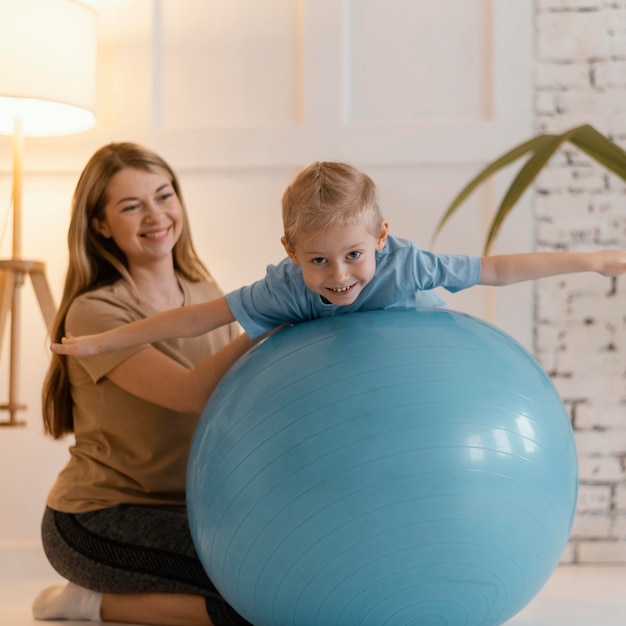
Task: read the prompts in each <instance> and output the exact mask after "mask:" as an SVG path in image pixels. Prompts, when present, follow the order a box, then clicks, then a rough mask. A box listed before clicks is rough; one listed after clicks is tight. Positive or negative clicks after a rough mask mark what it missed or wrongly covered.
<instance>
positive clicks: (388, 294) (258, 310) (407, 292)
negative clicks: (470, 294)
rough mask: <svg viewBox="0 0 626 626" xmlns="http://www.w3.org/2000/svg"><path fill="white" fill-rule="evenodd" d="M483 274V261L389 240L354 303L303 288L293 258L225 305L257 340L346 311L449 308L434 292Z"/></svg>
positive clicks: (236, 293)
mask: <svg viewBox="0 0 626 626" xmlns="http://www.w3.org/2000/svg"><path fill="white" fill-rule="evenodd" d="M480 270H481V264H480V257H477V256H466V255H457V254H434V253H433V252H427V251H425V250H422V249H420V248H418V247H417V246H416V245H415V244H414V243H412V242H411V241H407V240H406V239H400V238H398V237H392V236H389V237H387V242H386V244H385V247H384V248H383V249H382V250H378V251H377V252H376V273H375V275H374V278H373V279H372V280H371V281H370V282H369V283H368V284H367V285H366V286H365V287H364V288H363V291H361V293H360V294H359V296H358V297H357V299H356V300H355V301H354V302H353V303H352V304H348V305H345V306H337V305H335V304H330V303H328V302H326V301H325V300H324V299H323V298H322V297H321V296H320V295H319V294H317V293H314V292H313V291H311V290H310V289H309V288H308V287H307V286H306V285H305V283H304V280H303V279H302V270H301V269H300V266H299V265H297V264H295V263H293V261H291V259H289V258H286V259H283V260H282V261H281V262H280V263H278V265H269V266H268V267H267V273H266V275H265V278H263V279H261V280H258V281H257V282H255V283H252V284H251V285H248V286H246V287H241V288H240V289H237V290H235V291H232V292H230V293H228V294H226V301H227V302H228V306H229V307H230V310H231V311H232V313H233V315H234V316H235V319H236V320H237V321H238V322H239V323H240V324H241V326H242V327H243V329H244V330H245V331H246V332H247V333H248V335H249V336H250V337H251V338H254V337H258V336H259V335H262V334H263V333H266V332H268V331H269V330H271V329H272V328H276V326H279V325H280V324H298V323H299V322H306V321H309V320H314V319H319V318H322V317H331V316H333V315H339V314H344V313H355V312H357V311H371V310H375V309H394V308H403V309H414V308H424V307H441V306H445V303H444V302H443V300H442V299H441V298H439V296H437V294H435V293H433V292H432V291H430V290H431V289H434V288H435V287H444V288H445V289H447V290H448V291H450V292H455V291H460V290H461V289H466V288H467V287H472V286H474V285H475V284H476V283H477V282H478V279H479V278H480Z"/></svg>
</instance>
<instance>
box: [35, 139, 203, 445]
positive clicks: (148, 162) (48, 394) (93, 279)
mask: <svg viewBox="0 0 626 626" xmlns="http://www.w3.org/2000/svg"><path fill="white" fill-rule="evenodd" d="M126 168H133V169H137V170H143V171H146V172H152V173H157V174H161V175H163V176H165V177H166V178H167V179H168V180H169V181H170V182H171V183H172V187H173V188H174V191H175V192H176V195H177V196H178V198H179V200H180V203H181V206H182V209H183V226H182V229H181V234H180V237H179V239H178V241H177V242H176V244H175V246H174V249H173V257H174V268H175V269H176V270H177V271H178V272H179V273H180V274H182V275H183V276H184V277H185V278H187V279H189V280H192V281H200V280H208V281H210V282H212V281H213V279H212V277H211V275H210V273H209V271H208V270H207V268H206V267H205V266H204V264H203V263H202V261H201V260H200V259H199V257H198V255H197V253H196V251H195V248H194V246H193V242H192V239H191V233H190V229H189V219H188V216H187V211H186V209H185V205H184V202H183V198H182V194H181V190H180V185H179V182H178V179H177V177H176V175H175V173H174V171H173V170H172V169H171V167H170V166H169V165H168V164H167V163H166V162H165V161H164V160H163V159H162V158H161V157H159V156H158V155H157V154H155V153H154V152H152V151H150V150H147V149H146V148H144V147H142V146H140V145H137V144H135V143H129V142H122V143H110V144H108V145H105V146H103V147H102V148H100V149H99V150H97V151H96V152H95V154H94V155H93V156H92V157H91V159H89V161H88V163H87V165H86V166H85V168H84V170H83V172H82V174H81V175H80V178H79V180H78V183H77V185H76V189H75V191H74V196H73V199H72V213H71V220H70V226H69V231H68V236H67V240H68V248H69V262H68V269H67V274H66V276H65V286H64V288H63V295H62V298H61V303H60V305H59V310H58V311H57V314H56V316H55V319H54V322H53V324H52V328H51V331H50V335H51V339H52V341H54V342H59V341H61V339H62V337H63V336H64V335H65V319H66V317H67V312H68V309H69V308H70V305H71V304H72V302H74V300H75V299H76V298H77V297H78V296H79V295H81V294H83V293H85V292H87V291H91V290H92V289H95V288H97V287H100V286H103V285H107V284H112V283H114V282H115V281H117V280H119V279H120V278H121V279H124V280H126V281H128V283H129V284H130V286H131V288H132V289H133V290H135V286H134V282H133V280H132V278H131V277H130V274H129V272H128V263H127V260H126V257H125V255H124V253H123V252H122V251H121V250H120V248H119V247H118V246H117V244H116V243H115V242H114V241H113V239H110V238H108V239H107V238H104V237H102V236H101V235H99V234H98V233H97V232H96V230H95V229H94V228H93V222H94V218H98V219H103V218H104V207H105V205H106V202H107V198H106V190H107V185H108V184H109V181H110V180H111V178H113V176H114V175H115V174H117V173H118V172H119V171H120V170H123V169H126ZM42 410H43V421H44V428H45V431H46V433H48V434H49V435H51V436H52V437H54V438H55V439H60V438H62V437H63V436H64V435H66V434H68V433H72V432H74V417H73V405H72V397H71V392H70V382H69V377H68V370H67V362H66V357H63V356H59V355H56V354H55V355H52V360H51V362H50V367H49V368H48V373H47V375H46V379H45V381H44V385H43V391H42Z"/></svg>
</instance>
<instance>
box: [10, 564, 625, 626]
mask: <svg viewBox="0 0 626 626" xmlns="http://www.w3.org/2000/svg"><path fill="white" fill-rule="evenodd" d="M55 582H58V581H55V580H52V581H42V580H0V626H35V625H37V624H38V625H40V626H41V625H43V624H59V625H61V624H65V625H67V626H69V624H72V626H79V625H80V626H88V625H89V624H92V623H93V622H67V621H64V622H37V621H35V620H34V619H33V618H32V616H31V612H30V605H31V602H32V600H33V598H34V597H35V596H36V595H37V593H38V592H39V590H40V589H42V588H43V587H44V586H47V585H49V584H53V583H55ZM625 624H626V567H620V566H602V567H597V566H593V567H592V566H576V567H573V566H565V565H562V566H560V567H559V568H557V570H556V571H555V572H554V574H553V575H552V577H551V578H550V580H549V581H548V583H547V584H546V586H545V587H544V588H543V589H542V591H541V593H540V594H539V595H538V596H537V597H536V598H535V599H534V600H533V601H532V602H531V603H530V604H529V605H528V606H527V607H526V608H525V609H524V610H523V611H522V612H521V613H519V614H518V615H517V616H515V617H514V618H513V619H512V620H510V621H509V622H507V626H624V625H625ZM355 626H357V625H355ZM450 626H453V625H450Z"/></svg>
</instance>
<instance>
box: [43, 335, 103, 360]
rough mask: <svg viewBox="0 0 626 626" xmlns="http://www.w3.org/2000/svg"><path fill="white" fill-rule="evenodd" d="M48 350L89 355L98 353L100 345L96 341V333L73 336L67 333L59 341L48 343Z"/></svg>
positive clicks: (100, 349) (58, 352) (100, 350)
mask: <svg viewBox="0 0 626 626" xmlns="http://www.w3.org/2000/svg"><path fill="white" fill-rule="evenodd" d="M50 350H51V351H52V352H54V353H55V354H69V355H71V356H91V355H93V354H100V352H102V346H101V345H100V342H99V341H98V335H83V336H82V337H74V336H73V335H70V334H68V335H67V337H63V339H61V343H53V344H50Z"/></svg>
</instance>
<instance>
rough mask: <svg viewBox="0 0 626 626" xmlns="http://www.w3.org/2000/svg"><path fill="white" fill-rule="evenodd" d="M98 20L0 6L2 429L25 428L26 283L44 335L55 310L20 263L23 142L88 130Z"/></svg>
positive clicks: (5, 1) (44, 8)
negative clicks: (9, 168) (7, 254)
mask: <svg viewBox="0 0 626 626" xmlns="http://www.w3.org/2000/svg"><path fill="white" fill-rule="evenodd" d="M96 49H97V34H96V15H95V13H94V11H93V9H92V8H90V7H88V6H86V5H84V4H82V3H81V2H78V1H77V0H0V134H4V135H12V137H13V159H12V162H13V191H12V209H13V211H12V218H13V232H12V254H11V258H10V259H0V346H1V341H2V338H3V337H4V334H5V328H6V324H7V322H8V321H9V320H10V333H9V339H10V353H9V386H8V396H9V397H8V401H7V402H6V403H0V410H3V411H8V419H7V420H0V426H17V425H21V424H23V422H22V421H20V420H19V419H18V417H17V413H18V411H20V410H23V409H25V408H26V407H25V405H24V404H22V403H21V402H20V400H19V368H20V335H21V328H20V290H21V288H22V286H23V285H24V283H25V282H26V278H27V277H28V278H30V281H31V283H32V285H33V289H34V291H35V295H36V298H37V302H38V304H39V308H40V310H41V313H42V315H43V318H44V322H45V324H46V327H47V329H48V330H50V326H51V324H52V321H53V319H54V315H55V312H56V307H55V304H54V299H53V297H52V292H51V290H50V286H49V284H48V281H47V278H46V273H45V264H44V263H43V262H42V261H33V260H28V259H24V258H23V257H22V187H23V163H24V137H25V136H29V135H37V136H48V135H62V134H67V133H74V132H79V131H82V130H86V129H87V128H89V127H90V126H92V125H93V123H94V121H95V119H94V110H95V82H96Z"/></svg>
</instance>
